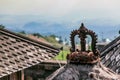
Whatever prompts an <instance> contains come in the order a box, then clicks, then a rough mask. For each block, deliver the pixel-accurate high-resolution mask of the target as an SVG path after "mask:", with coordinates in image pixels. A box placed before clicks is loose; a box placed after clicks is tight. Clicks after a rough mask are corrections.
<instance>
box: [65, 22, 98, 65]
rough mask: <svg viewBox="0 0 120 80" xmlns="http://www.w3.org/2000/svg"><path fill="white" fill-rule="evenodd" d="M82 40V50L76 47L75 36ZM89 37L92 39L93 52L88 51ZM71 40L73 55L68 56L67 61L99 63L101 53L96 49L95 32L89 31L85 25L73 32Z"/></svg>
mask: <svg viewBox="0 0 120 80" xmlns="http://www.w3.org/2000/svg"><path fill="white" fill-rule="evenodd" d="M76 35H78V36H79V38H80V44H81V50H78V49H76V47H75V36H76ZM87 35H89V36H90V37H91V39H92V42H91V48H92V51H87V50H86V36H87ZM70 40H71V48H70V51H71V54H69V55H68V56H67V59H68V60H70V62H73V63H96V62H98V61H99V52H98V50H97V49H96V43H97V35H95V32H93V31H91V30H88V29H87V28H86V27H85V26H84V24H83V23H81V27H80V28H79V29H78V30H73V31H72V32H71V36H70Z"/></svg>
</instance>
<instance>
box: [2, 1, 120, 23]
mask: <svg viewBox="0 0 120 80" xmlns="http://www.w3.org/2000/svg"><path fill="white" fill-rule="evenodd" d="M0 14H3V15H40V16H46V17H53V18H57V19H61V18H64V19H66V20H67V19H68V20H69V19H74V20H77V19H80V18H81V20H84V19H96V18H98V19H99V18H100V19H102V18H103V19H113V20H115V21H118V20H119V19H120V0H0ZM118 22H119V21H118Z"/></svg>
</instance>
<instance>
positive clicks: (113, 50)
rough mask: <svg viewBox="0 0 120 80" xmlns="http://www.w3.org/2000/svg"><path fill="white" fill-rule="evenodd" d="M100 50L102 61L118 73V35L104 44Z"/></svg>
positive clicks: (119, 41)
mask: <svg viewBox="0 0 120 80" xmlns="http://www.w3.org/2000/svg"><path fill="white" fill-rule="evenodd" d="M100 52H101V61H102V63H103V64H104V65H105V66H107V67H109V68H110V69H112V70H113V71H115V72H117V73H120V36H119V37H117V38H116V39H115V40H113V41H112V42H110V43H109V44H108V45H106V46H105V47H104V48H103V49H102V50H101V51H100Z"/></svg>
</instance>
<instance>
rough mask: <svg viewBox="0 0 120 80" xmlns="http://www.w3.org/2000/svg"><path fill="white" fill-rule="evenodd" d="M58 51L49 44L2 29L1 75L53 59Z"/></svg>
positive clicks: (0, 45)
mask: <svg viewBox="0 0 120 80" xmlns="http://www.w3.org/2000/svg"><path fill="white" fill-rule="evenodd" d="M58 52H59V50H58V49H57V48H54V47H52V46H50V45H48V44H44V43H41V42H38V41H35V40H32V39H30V38H27V37H24V36H21V35H19V34H15V33H12V32H10V31H7V30H4V29H0V77H3V76H5V75H8V74H11V73H13V72H16V71H19V70H22V69H25V68H28V67H30V66H33V65H36V64H39V63H40V62H42V61H43V60H48V59H51V58H53V57H55V56H56V55H57V53H58Z"/></svg>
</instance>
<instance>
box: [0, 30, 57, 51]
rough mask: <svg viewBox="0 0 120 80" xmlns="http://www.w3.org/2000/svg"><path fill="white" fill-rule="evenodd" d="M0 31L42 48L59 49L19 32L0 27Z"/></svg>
mask: <svg viewBox="0 0 120 80" xmlns="http://www.w3.org/2000/svg"><path fill="white" fill-rule="evenodd" d="M0 33H2V34H5V35H9V36H11V37H14V38H18V39H20V40H22V41H25V42H28V43H31V44H34V45H37V46H40V47H42V48H47V49H49V50H52V51H54V52H58V51H59V48H55V47H53V46H51V45H49V44H46V43H43V42H40V41H37V40H34V39H32V38H29V37H26V36H24V35H21V34H16V33H14V32H12V31H9V30H7V29H3V28H0ZM50 48H51V49H50Z"/></svg>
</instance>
